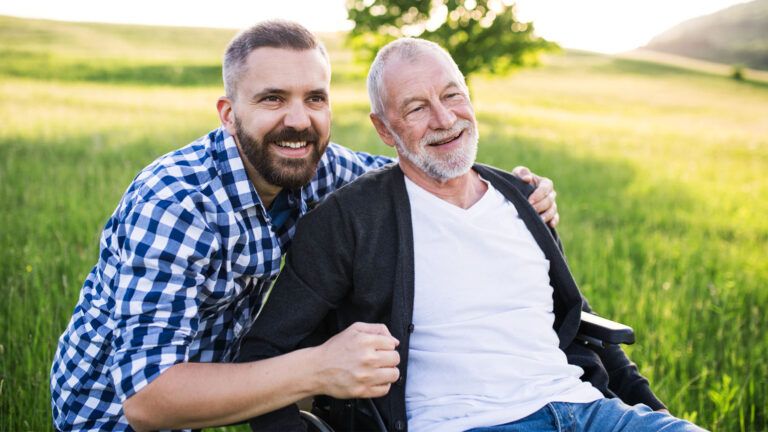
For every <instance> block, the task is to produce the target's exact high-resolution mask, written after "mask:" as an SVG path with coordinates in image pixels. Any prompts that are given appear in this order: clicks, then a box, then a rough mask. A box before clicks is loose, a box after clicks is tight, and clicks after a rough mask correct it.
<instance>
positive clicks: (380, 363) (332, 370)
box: [317, 322, 400, 399]
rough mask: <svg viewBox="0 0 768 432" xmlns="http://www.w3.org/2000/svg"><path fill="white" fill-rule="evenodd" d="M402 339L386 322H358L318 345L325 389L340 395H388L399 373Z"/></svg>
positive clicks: (322, 386) (336, 396) (330, 394)
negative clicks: (400, 340)
mask: <svg viewBox="0 0 768 432" xmlns="http://www.w3.org/2000/svg"><path fill="white" fill-rule="evenodd" d="M399 343H400V342H399V341H398V340H397V339H395V338H394V337H392V336H391V335H390V333H389V330H387V327H386V326H385V325H384V324H367V323H361V322H357V323H354V324H352V325H351V326H349V327H347V329H346V330H344V331H343V332H341V333H339V334H337V335H336V336H334V337H332V338H331V339H329V340H328V341H327V342H325V343H324V344H322V345H320V346H319V347H317V349H318V357H317V358H318V362H317V365H318V367H320V368H322V369H321V370H320V371H319V374H318V376H320V377H322V379H323V383H322V384H321V388H322V389H324V391H323V393H324V394H327V395H329V396H332V397H335V398H337V399H352V398H375V397H381V396H384V395H386V394H387V393H388V392H389V387H390V385H391V384H392V383H393V382H395V381H397V379H398V378H399V377H400V371H399V370H398V369H397V365H398V364H399V363H400V355H399V354H398V352H397V351H396V350H395V348H397V345H399Z"/></svg>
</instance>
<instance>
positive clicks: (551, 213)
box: [540, 205, 557, 223]
mask: <svg viewBox="0 0 768 432" xmlns="http://www.w3.org/2000/svg"><path fill="white" fill-rule="evenodd" d="M556 214H557V206H556V205H553V206H552V207H550V208H549V209H547V211H545V212H544V213H541V215H540V216H541V220H543V221H544V223H549V221H551V220H552V219H553V218H554V217H555V215H556Z"/></svg>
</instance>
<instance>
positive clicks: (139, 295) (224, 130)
mask: <svg viewBox="0 0 768 432" xmlns="http://www.w3.org/2000/svg"><path fill="white" fill-rule="evenodd" d="M223 75H224V87H225V91H226V96H225V97H222V98H220V99H219V100H218V104H217V108H218V112H219V117H220V119H221V123H222V126H221V127H219V128H218V129H216V130H214V131H212V132H210V133H209V134H207V135H206V136H204V137H202V138H200V139H198V140H197V141H195V142H193V143H191V144H189V145H187V146H185V147H182V148H180V149H178V150H176V151H173V152H171V153H169V154H167V155H165V156H162V157H160V158H159V159H157V160H156V161H154V162H153V163H152V164H150V165H149V166H148V167H146V168H145V169H143V170H142V171H141V172H140V173H139V174H138V175H137V176H136V178H135V179H134V181H133V182H132V183H131V185H130V186H129V187H128V190H127V191H126V192H125V195H124V196H123V198H122V199H121V200H120V203H119V204H118V206H117V209H116V210H115V211H114V213H113V214H112V215H111V216H110V218H109V220H108V221H107V224H106V226H105V227H104V230H103V232H102V235H101V240H100V254H99V260H98V262H97V263H96V265H95V266H94V267H93V269H92V271H91V272H90V274H89V275H88V277H87V278H86V280H85V283H84V285H83V287H82V290H81V292H80V297H79V300H78V302H77V305H76V307H75V310H74V312H73V315H72V319H71V320H70V323H69V326H68V327H67V329H66V330H65V332H64V334H63V335H62V336H61V338H60V339H59V345H58V349H57V351H56V355H55V358H54V361H53V366H52V370H51V405H52V409H53V422H54V427H55V428H56V429H57V430H67V431H72V430H99V431H100V430H113V431H119V430H150V429H151V430H154V429H181V428H200V427H206V426H211V425H222V424H228V423H232V422H236V421H239V420H242V419H246V418H249V417H252V416H254V415H259V414H262V413H265V412H268V411H271V410H274V409H276V408H279V407H281V406H285V405H286V404H289V403H293V402H295V401H297V400H300V399H303V398H305V397H307V396H310V395H315V394H329V395H333V396H336V397H373V396H379V395H382V394H384V393H386V391H387V390H388V388H389V385H390V383H392V382H394V381H395V380H396V379H397V373H398V371H397V369H396V368H395V365H396V364H397V361H398V360H397V358H396V352H395V351H394V349H395V347H396V345H397V340H396V339H394V338H393V337H392V336H391V335H389V333H388V331H387V330H386V328H385V327H383V326H378V325H371V324H364V323H358V324H356V325H354V326H352V327H351V328H350V329H349V330H348V331H346V332H344V333H343V334H340V335H338V337H336V338H334V339H333V340H330V341H328V342H327V343H324V344H322V345H321V346H317V347H313V348H307V349H304V350H299V351H296V352H293V353H290V354H287V355H285V356H281V357H279V358H275V359H270V360H266V361H259V362H250V363H243V364H234V363H231V360H232V359H234V358H235V357H236V356H237V352H238V344H237V343H236V342H237V341H238V339H239V338H240V336H241V335H242V334H244V333H245V332H246V331H247V330H248V329H249V328H250V327H251V325H252V322H253V320H254V319H255V316H256V312H257V311H258V309H259V307H260V305H261V301H262V297H263V294H264V293H265V292H266V288H267V287H268V286H269V285H270V283H271V281H272V280H273V279H274V278H275V277H276V276H277V273H278V271H279V269H280V262H281V257H282V256H283V254H284V253H285V252H286V250H287V249H288V247H289V246H290V243H291V239H292V237H293V235H294V231H295V227H296V222H297V220H299V219H300V218H301V217H303V216H304V215H305V214H306V213H307V211H308V210H309V209H310V208H312V207H313V206H314V205H315V204H316V203H318V202H320V201H322V200H323V199H324V198H325V197H327V196H328V195H329V194H331V193H332V192H333V191H335V190H336V189H338V188H340V187H341V186H343V185H345V184H346V183H349V182H351V181H352V180H354V179H355V178H357V177H358V176H360V175H361V174H363V173H364V172H366V171H368V170H370V169H372V168H377V167H381V166H383V165H385V164H388V163H390V162H392V160H391V159H389V158H386V157H381V156H371V155H368V154H365V153H358V152H353V151H351V150H349V149H347V148H344V147H341V146H339V145H338V144H334V143H330V142H329V140H330V121H331V109H330V96H329V90H330V77H331V72H330V64H329V61H328V56H327V53H326V51H325V49H324V48H323V46H322V45H321V44H320V43H319V42H318V41H317V39H316V38H315V37H314V35H312V34H311V33H310V32H309V31H307V30H306V29H305V28H303V27H301V26H299V25H297V24H293V23H288V22H265V23H261V24H258V25H256V26H254V27H252V28H250V29H247V30H245V31H244V32H242V33H240V34H239V35H238V36H236V37H235V38H234V40H233V41H232V42H231V43H230V45H229V47H228V48H227V51H226V54H225V58H224V66H223ZM523 172H526V171H525V170H523ZM528 174H529V175H530V176H531V178H532V181H533V179H534V176H533V175H532V174H530V173H528ZM539 180H541V179H539ZM538 183H539V185H540V187H539V189H540V192H539V195H538V196H537V197H536V199H533V201H534V202H535V203H536V205H539V206H540V207H542V212H543V214H542V217H543V218H544V219H545V220H548V221H550V223H552V224H556V223H557V213H556V207H555V206H554V192H553V191H552V185H551V182H550V181H548V180H543V181H539V182H538ZM318 246H320V247H322V246H323V245H318ZM370 358H374V359H375V360H376V362H375V365H374V366H372V365H371V364H370V363H369V362H368V360H369V359H370ZM361 377H362V378H361Z"/></svg>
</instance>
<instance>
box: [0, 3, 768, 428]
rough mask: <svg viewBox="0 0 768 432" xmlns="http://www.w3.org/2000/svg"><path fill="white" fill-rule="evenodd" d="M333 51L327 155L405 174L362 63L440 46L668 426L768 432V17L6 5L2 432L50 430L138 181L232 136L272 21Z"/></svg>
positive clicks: (426, 7)
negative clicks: (539, 180) (147, 169)
mask: <svg viewBox="0 0 768 432" xmlns="http://www.w3.org/2000/svg"><path fill="white" fill-rule="evenodd" d="M277 17H280V18H286V19H292V20H296V21H299V22H301V23H303V24H305V25H306V26H308V27H309V28H310V29H312V30H314V31H317V32H319V33H320V37H321V39H322V40H323V41H324V42H325V43H326V45H327V47H328V49H329V52H330V57H331V62H332V65H333V81H332V90H331V92H332V94H331V100H332V106H333V111H334V119H333V130H332V139H333V140H334V141H336V142H339V143H341V144H344V145H346V146H349V147H351V148H353V149H357V150H364V151H369V152H374V153H382V154H389V155H393V153H392V152H391V151H390V149H389V148H388V147H386V146H384V145H383V144H381V143H380V142H379V140H378V138H377V136H376V133H375V131H374V129H373V127H372V126H371V125H370V123H369V120H368V118H367V115H368V112H369V109H368V100H367V95H366V92H365V86H364V80H365V74H366V72H367V65H368V61H369V59H370V56H371V53H372V52H375V49H376V48H377V47H378V46H380V45H381V44H383V43H385V42H386V41H388V40H391V39H392V38H394V37H398V36H401V35H412V36H420V37H425V38H429V39H432V40H435V41H437V42H439V43H441V44H442V45H443V46H445V47H446V48H448V49H449V50H450V51H451V52H452V53H453V55H454V57H455V58H456V59H457V62H458V63H459V65H460V66H461V67H462V70H463V71H464V73H465V74H467V76H468V80H469V83H470V89H471V93H472V98H473V103H474V105H475V110H476V113H477V115H478V120H479V122H480V124H481V125H480V130H481V140H480V151H479V160H480V161H481V162H485V163H490V164H493V165H496V166H499V167H502V168H506V169H511V168H513V167H514V166H516V165H526V166H528V167H530V168H531V169H533V170H534V171H535V172H536V173H539V174H541V175H545V176H547V177H550V178H552V179H553V180H554V182H555V185H556V189H557V191H558V198H557V200H558V205H559V209H560V214H561V218H562V219H561V223H560V226H559V231H560V234H561V237H562V238H563V241H564V245H565V248H566V252H567V254H568V258H569V263H570V266H571V268H572V270H573V272H574V274H575V276H576V280H577V281H578V282H579V284H580V286H581V289H582V291H583V292H584V293H585V294H586V296H587V297H588V298H589V299H590V302H591V304H592V306H593V307H594V308H595V309H596V310H597V311H598V312H600V313H601V314H602V315H606V316H608V317H611V318H614V319H617V320H620V321H622V322H624V323H626V324H628V325H631V326H632V327H634V329H635V332H636V334H637V337H638V342H637V343H636V344H635V345H633V346H630V347H628V348H627V351H628V353H629V355H630V356H631V358H632V359H633V360H634V361H635V362H636V363H637V364H638V366H639V368H640V370H641V371H642V373H643V374H644V375H645V376H647V377H648V378H649V379H650V381H651V384H652V386H653V388H654V389H655V391H656V392H657V394H658V395H659V396H660V397H661V399H662V400H663V401H665V402H666V403H667V405H668V406H669V408H670V410H671V411H672V413H673V414H676V415H677V416H680V417H685V418H688V419H690V420H693V421H695V422H697V423H698V424H699V425H701V426H703V427H706V428H708V429H711V430H714V431H761V430H768V420H767V419H766V415H767V413H766V407H767V406H768V363H766V361H765V359H766V358H768V336H766V330H768V326H767V324H768V320H767V319H766V312H765V308H766V306H768V289H767V288H768V258H767V255H768V247H767V246H766V245H767V244H768V218H766V216H765V215H766V214H768V200H767V199H766V198H767V197H768V177H767V176H766V173H767V172H768V72H766V70H768V0H754V1H751V2H739V1H733V0H708V1H679V2H669V1H655V0H649V1H644V2H639V1H607V0H605V1H597V0H591V1H590V0H587V1H581V2H568V1H565V0H540V1H533V0H520V1H518V2H516V4H512V3H511V2H503V1H492V0H490V1H483V0H464V1H461V0H450V1H440V0H433V1H431V2H419V1H402V0H401V1H379V0H365V1H363V0H350V1H348V2H346V3H345V2H344V1H343V0H339V1H326V2H316V1H315V2H311V1H306V2H300V1H281V2H253V1H251V2H245V1H228V0H219V1H217V2H215V4H213V3H212V4H208V5H207V6H195V5H193V4H191V3H190V2H182V1H176V0H171V1H163V2H158V1H153V2H150V1H143V0H139V1H133V2H129V3H125V4H123V5H122V6H120V7H116V6H115V5H114V4H111V3H109V2H96V1H84V0H80V1H68V2H44V1H38V0H27V1H24V2H16V3H15V4H11V3H8V4H3V5H0V54H1V58H2V60H1V61H0V314H1V315H0V430H7V431H18V430H35V431H37V430H50V429H51V414H50V401H49V399H50V396H49V390H48V376H49V370H50V363H51V360H52V358H53V352H54V349H55V346H56V340H57V338H58V336H59V335H60V334H61V332H62V331H63V330H64V328H65V326H66V324H67V322H68V320H69V316H70V314H71V312H72V308H73V307H74V305H75V303H76V301H77V296H78V293H79V289H80V286H81V284H82V282H83V280H84V279H85V276H86V275H87V273H88V271H89V270H90V268H91V267H92V266H93V265H94V263H95V262H96V260H97V258H98V237H99V234H100V231H101V229H102V227H103V224H104V223H105V222H106V219H107V217H108V216H109V214H111V212H112V211H113V210H114V208H115V207H116V205H117V202H118V200H119V199H120V197H121V195H122V193H123V191H124V190H125V188H126V187H127V186H128V184H129V183H130V181H131V179H132V178H133V177H134V176H135V175H136V173H137V172H138V171H139V170H140V169H141V168H143V167H144V166H146V165H147V164H149V163H150V162H151V161H152V160H154V159H155V158H157V157H158V156H160V155H161V154H163V153H166V152H168V151H171V150H173V149H175V148H178V147H181V146H183V145H185V144H187V143H188V142H190V141H192V140H194V139H196V138H197V137H199V136H201V135H203V134H205V133H206V132H207V131H209V130H211V129H214V128H216V127H217V126H218V118H217V115H216V110H215V102H216V99H217V98H218V97H219V96H220V95H221V94H222V93H223V89H222V85H221V72H220V62H221V57H222V55H223V51H224V48H225V47H226V44H227V42H228V41H229V40H230V39H231V38H232V37H233V36H234V35H235V34H236V32H237V30H238V29H239V28H243V27H246V26H248V25H250V24H252V23H254V22H256V21H258V20H261V19H266V18H277Z"/></svg>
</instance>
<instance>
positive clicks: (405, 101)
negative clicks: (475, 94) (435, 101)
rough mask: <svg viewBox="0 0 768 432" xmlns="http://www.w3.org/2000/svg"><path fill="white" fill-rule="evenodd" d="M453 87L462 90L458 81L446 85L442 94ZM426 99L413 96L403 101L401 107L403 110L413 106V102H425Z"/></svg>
mask: <svg viewBox="0 0 768 432" xmlns="http://www.w3.org/2000/svg"><path fill="white" fill-rule="evenodd" d="M451 87H456V88H459V89H460V88H461V86H460V85H459V83H457V82H456V81H451V82H449V83H448V84H446V85H445V87H443V90H441V93H442V92H444V91H446V90H448V89H449V88H451ZM425 99H426V98H424V97H423V96H411V97H408V98H405V100H403V102H402V103H401V104H400V107H401V108H405V107H407V106H408V105H409V104H411V103H412V102H416V101H423V100H425Z"/></svg>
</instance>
